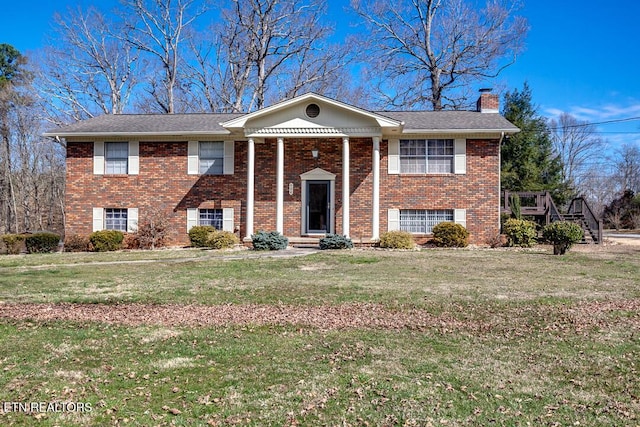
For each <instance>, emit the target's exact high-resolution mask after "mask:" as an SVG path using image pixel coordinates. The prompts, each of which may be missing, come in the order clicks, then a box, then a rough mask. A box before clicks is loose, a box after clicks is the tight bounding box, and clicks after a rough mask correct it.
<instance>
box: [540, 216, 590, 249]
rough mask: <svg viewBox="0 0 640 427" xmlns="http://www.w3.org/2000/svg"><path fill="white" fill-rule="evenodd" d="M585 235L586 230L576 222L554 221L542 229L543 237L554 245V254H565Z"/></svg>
mask: <svg viewBox="0 0 640 427" xmlns="http://www.w3.org/2000/svg"><path fill="white" fill-rule="evenodd" d="M583 236H584V231H583V230H582V228H581V227H580V226H579V225H578V224H576V223H575V222H569V221H557V222H552V223H551V224H549V225H547V226H545V227H544V228H543V229H542V238H543V239H544V240H545V241H547V242H549V243H551V244H552V245H553V254H554V255H564V254H565V253H566V252H567V251H568V250H569V249H570V248H571V246H573V245H574V244H575V243H578V242H579V241H580V240H582V237H583Z"/></svg>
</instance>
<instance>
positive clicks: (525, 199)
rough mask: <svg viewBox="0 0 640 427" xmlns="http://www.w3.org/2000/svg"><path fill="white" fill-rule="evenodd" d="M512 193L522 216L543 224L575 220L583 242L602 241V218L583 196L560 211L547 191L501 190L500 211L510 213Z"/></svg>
mask: <svg viewBox="0 0 640 427" xmlns="http://www.w3.org/2000/svg"><path fill="white" fill-rule="evenodd" d="M514 194H515V195H517V196H518V197H519V198H520V206H521V207H520V212H521V214H522V216H525V217H527V216H528V217H534V218H536V219H539V220H540V221H539V222H543V223H544V225H547V224H551V223H552V222H555V221H571V222H575V223H576V224H578V225H579V226H580V227H582V229H583V230H584V238H583V243H587V242H589V241H591V242H593V243H596V244H598V243H602V232H603V231H602V219H601V218H598V217H596V216H595V215H594V213H593V211H592V210H591V208H590V207H589V205H588V204H587V201H586V200H585V199H584V198H582V197H576V198H575V199H573V200H572V201H571V203H570V204H569V208H568V209H567V212H566V213H561V212H560V211H559V210H558V208H557V207H556V205H555V203H553V198H552V197H551V194H550V193H549V192H548V191H537V192H536V191H517V192H511V191H503V202H502V207H501V212H502V213H506V214H511V213H512V212H511V196H512V195H514Z"/></svg>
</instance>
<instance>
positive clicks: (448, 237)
mask: <svg viewBox="0 0 640 427" xmlns="http://www.w3.org/2000/svg"><path fill="white" fill-rule="evenodd" d="M433 243H435V244H436V246H440V247H444V248H465V247H467V246H468V245H469V232H468V231H467V229H466V228H464V226H462V225H460V224H456V223H453V222H441V223H439V224H437V225H436V226H434V227H433Z"/></svg>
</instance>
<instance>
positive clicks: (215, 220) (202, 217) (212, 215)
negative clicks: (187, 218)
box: [198, 209, 222, 230]
mask: <svg viewBox="0 0 640 427" xmlns="http://www.w3.org/2000/svg"><path fill="white" fill-rule="evenodd" d="M198 225H210V226H212V227H213V228H215V229H216V230H222V209H198Z"/></svg>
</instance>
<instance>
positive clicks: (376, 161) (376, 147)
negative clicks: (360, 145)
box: [371, 136, 380, 240]
mask: <svg viewBox="0 0 640 427" xmlns="http://www.w3.org/2000/svg"><path fill="white" fill-rule="evenodd" d="M371 211H372V212H371V218H372V221H371V228H372V233H371V238H372V239H373V240H377V239H379V238H380V138H379V137H377V136H374V137H373V197H372V202H371Z"/></svg>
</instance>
